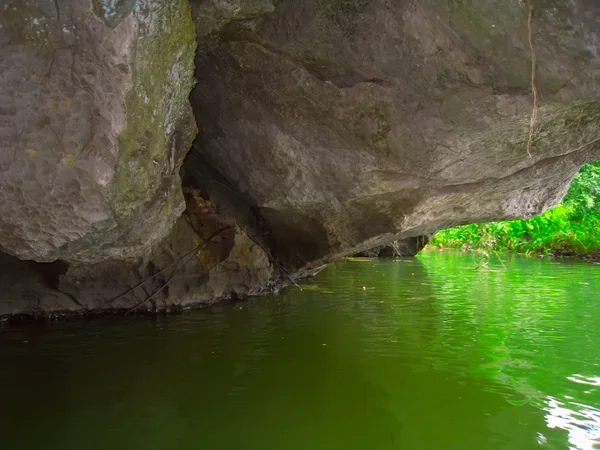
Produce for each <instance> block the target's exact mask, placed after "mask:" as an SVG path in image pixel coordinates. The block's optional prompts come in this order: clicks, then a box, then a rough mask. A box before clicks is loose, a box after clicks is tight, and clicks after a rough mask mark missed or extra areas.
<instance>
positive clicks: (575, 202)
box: [430, 161, 600, 256]
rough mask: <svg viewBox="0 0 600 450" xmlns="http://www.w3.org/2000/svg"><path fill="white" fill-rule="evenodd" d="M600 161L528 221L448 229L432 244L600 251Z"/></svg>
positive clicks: (584, 252)
mask: <svg viewBox="0 0 600 450" xmlns="http://www.w3.org/2000/svg"><path fill="white" fill-rule="evenodd" d="M598 230H600V161H596V162H594V163H591V164H585V165H584V166H583V167H582V168H581V170H580V171H579V173H578V174H577V175H576V176H575V178H574V180H573V182H572V183H571V187H570V188H569V191H568V193H567V195H566V196H565V198H564V199H563V201H562V203H561V204H560V205H558V206H556V207H555V208H552V209H550V210H548V211H546V212H544V213H543V214H541V215H539V216H536V217H532V218H531V219H528V220H514V221H510V222H491V223H483V224H472V225H465V226H461V227H455V228H449V229H447V230H443V231H440V232H439V233H437V234H436V235H435V236H434V237H433V238H432V240H431V244H430V245H433V246H438V247H450V248H466V249H480V250H486V251H507V250H509V251H516V252H519V253H525V254H531V255H536V254H549V253H553V254H555V255H581V256H588V255H599V254H600V234H599V233H598Z"/></svg>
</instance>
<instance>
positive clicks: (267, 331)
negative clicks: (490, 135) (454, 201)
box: [0, 253, 600, 450]
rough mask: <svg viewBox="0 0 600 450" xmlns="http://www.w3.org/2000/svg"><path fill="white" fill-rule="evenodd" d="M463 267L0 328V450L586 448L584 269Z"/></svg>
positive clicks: (453, 260) (589, 334)
mask: <svg viewBox="0 0 600 450" xmlns="http://www.w3.org/2000/svg"><path fill="white" fill-rule="evenodd" d="M480 262H481V261H477V260H476V259H474V258H473V257H472V256H465V255H460V254H450V253H448V254H446V253H431V254H425V255H423V256H422V257H420V258H419V259H418V260H414V259H413V260H387V261H384V260H382V261H377V260H372V261H363V262H342V263H339V264H336V265H333V266H331V267H329V268H328V269H327V270H325V271H324V272H322V273H321V274H319V276H318V277H317V278H316V279H314V280H312V281H310V282H307V283H306V284H307V285H306V286H304V289H303V290H302V291H301V290H299V289H296V288H291V289H288V290H286V291H285V292H284V293H282V295H279V296H273V297H263V298H258V299H253V300H252V301H250V302H247V303H240V304H237V305H235V306H233V307H232V306H231V305H219V306H217V307H215V308H212V309H210V310H207V311H195V312H191V313H190V314H186V315H177V316H168V317H160V318H153V319H149V320H143V319H142V320H139V319H138V320H133V319H129V318H127V319H125V320H123V319H118V320H110V321H108V322H94V323H91V324H77V323H75V324H64V325H51V326H47V327H44V329H43V330H39V329H37V328H33V329H32V328H29V329H5V330H0V361H2V365H0V386H3V387H4V388H5V389H4V393H3V397H2V402H3V408H0V435H2V437H3V446H5V447H6V448H10V449H11V450H18V449H34V448H44V449H54V448H56V449H61V450H70V449H80V448H86V450H94V449H105V448H129V449H132V450H137V449H144V450H146V449H149V448H156V449H159V448H170V449H189V448H199V449H210V450H218V449H223V450H229V449H235V448H244V449H257V450H258V449H260V450H280V449H281V448H285V449H286V450H307V449H311V450H338V449H341V448H343V449H344V450H354V449H356V450H365V449H374V450H386V449H390V450H391V449H398V448H402V449H405V450H411V449H433V448H444V449H445V448H450V449H461V450H462V449H486V450H495V449H498V450H500V449H511V450H518V449H525V450H529V449H534V448H549V449H562V448H565V446H570V447H571V448H573V449H588V448H594V446H596V447H598V446H599V445H600V444H599V442H598V438H599V436H598V429H599V426H598V423H599V420H598V419H599V415H598V414H599V413H598V409H597V408H600V395H599V394H600V392H599V391H598V386H599V385H600V377H598V376H597V375H596V374H598V373H600V366H599V362H600V328H599V327H597V318H598V317H599V316H600V301H598V300H600V299H599V298H598V292H600V272H598V271H597V269H598V268H597V267H593V266H589V265H580V264H552V265H550V264H548V263H546V262H543V261H537V260H529V259H520V258H514V259H507V260H505V261H503V262H500V261H498V260H492V261H489V262H487V261H486V264H480ZM30 430H36V433H31V432H30Z"/></svg>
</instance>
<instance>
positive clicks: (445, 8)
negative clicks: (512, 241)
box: [189, 0, 600, 270]
mask: <svg viewBox="0 0 600 450" xmlns="http://www.w3.org/2000/svg"><path fill="white" fill-rule="evenodd" d="M193 3H194V4H195V7H194V11H195V12H196V16H195V19H196V20H197V22H198V23H199V25H198V26H201V25H202V23H204V22H202V21H200V18H201V16H199V15H198V14H197V11H198V8H200V7H201V6H202V5H206V2H193ZM213 3H214V2H213ZM217 3H226V2H217ZM238 3H239V2H238ZM273 4H274V6H275V11H274V12H273V13H269V14H265V15H264V16H263V17H262V19H261V20H259V19H258V18H257V17H252V18H247V17H244V18H241V19H239V20H237V19H236V18H235V17H233V16H231V17H230V18H229V19H228V20H223V19H222V18H220V19H219V20H220V23H224V24H225V25H223V26H222V28H221V29H220V30H219V31H218V32H215V31H213V32H212V33H209V34H207V35H206V36H204V37H202V39H200V41H199V43H200V48H199V51H198V56H197V60H196V61H197V63H196V64H197V70H196V73H197V77H198V80H199V82H198V85H197V87H196V88H195V90H194V92H193V94H192V104H193V108H194V111H195V113H196V119H197V123H198V125H199V128H200V134H199V137H198V139H197V141H196V143H195V146H194V150H193V152H194V153H196V154H197V155H198V157H197V158H196V160H202V161H204V162H205V164H208V165H209V166H210V167H211V170H212V171H213V172H214V173H216V174H218V179H219V180H221V182H222V183H224V184H226V185H228V186H230V187H232V188H233V189H234V190H236V191H237V192H238V193H239V195H240V196H242V197H244V198H245V199H246V200H247V202H248V203H249V204H251V205H253V208H254V211H255V212H256V214H257V215H259V216H260V220H261V221H262V223H263V227H264V231H265V232H264V233H263V234H264V235H265V236H267V238H266V239H267V241H268V245H269V247H270V248H271V249H272V251H273V253H274V254H275V256H276V257H277V258H278V259H279V260H280V261H282V262H283V263H284V264H285V265H286V266H287V267H288V268H290V269H291V270H294V269H297V268H306V267H313V266H317V265H319V264H322V263H323V262H327V261H331V260H332V259H334V258H336V257H338V256H343V255H347V254H352V253H355V252H357V251H362V250H366V249H369V248H372V247H376V246H380V245H386V244H388V243H390V242H392V241H394V240H398V239H404V238H408V237H411V236H418V235H429V234H432V233H434V232H435V231H436V230H438V229H440V228H444V227H450V226H454V225H459V224H464V223H472V222H478V221H492V220H500V219H514V218H522V217H528V216H531V215H535V214H538V213H540V212H541V211H543V210H544V209H547V208H549V207H551V206H553V205H555V204H556V203H557V202H559V201H560V199H561V197H562V196H563V195H564V193H565V192H566V189H567V187H568V184H569V182H570V180H571V178H572V176H573V175H574V174H575V173H576V171H577V170H578V168H579V166H580V165H581V164H582V163H583V162H585V161H589V160H593V159H598V158H599V157H600V141H599V140H598V139H599V138H600V127H599V126H598V124H599V123H600V103H599V99H600V46H599V45H600V22H598V20H597V17H598V15H599V14H600V5H599V4H598V3H597V2H595V1H593V0H573V1H571V2H555V1H550V0H547V1H535V2H534V5H535V7H536V11H535V14H534V20H533V24H532V26H533V34H534V46H535V54H536V57H537V61H538V65H537V87H538V89H539V93H540V107H539V118H538V120H537V122H536V124H535V135H534V138H533V146H532V152H531V156H529V155H528V153H527V141H528V129H529V118H530V115H531V113H532V98H531V85H530V84H531V60H532V54H531V50H530V48H529V43H528V7H527V2H523V1H514V2H497V1H495V0H478V1H462V2H454V1H450V2H448V1H446V0H424V1H419V2H415V1H398V2H392V1H389V0H373V1H363V0H281V1H279V2H273ZM206 11H207V10H206V9H205V10H204V12H205V13H206ZM193 160H194V159H193V158H190V159H189V161H190V165H193Z"/></svg>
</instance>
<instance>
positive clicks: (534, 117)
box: [527, 0, 539, 158]
mask: <svg viewBox="0 0 600 450" xmlns="http://www.w3.org/2000/svg"><path fill="white" fill-rule="evenodd" d="M527 4H528V6H529V16H528V18H527V29H528V32H529V48H530V50H531V93H532V94H533V110H532V111H531V119H530V120H529V139H528V140H527V154H528V155H529V157H530V158H532V156H531V147H532V145H533V135H534V134H535V122H536V121H537V118H538V109H539V104H538V102H539V100H538V89H537V78H536V66H537V64H536V55H535V49H534V47H533V0H527Z"/></svg>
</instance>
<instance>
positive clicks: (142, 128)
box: [112, 0, 196, 217]
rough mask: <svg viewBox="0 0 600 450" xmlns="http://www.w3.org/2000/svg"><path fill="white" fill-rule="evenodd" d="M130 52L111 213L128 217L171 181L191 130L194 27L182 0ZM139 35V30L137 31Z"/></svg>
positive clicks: (192, 134)
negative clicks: (128, 86) (124, 118)
mask: <svg viewBox="0 0 600 450" xmlns="http://www.w3.org/2000/svg"><path fill="white" fill-rule="evenodd" d="M147 27H148V28H151V29H152V30H153V32H152V34H148V35H147V36H144V37H142V38H140V40H139V41H138V44H137V48H136V57H135V64H134V70H133V89H131V90H130V91H129V93H128V94H127V96H126V99H125V107H126V111H127V127H126V128H125V129H124V130H123V131H122V132H121V133H120V134H119V136H118V139H117V146H118V158H119V168H118V173H117V175H116V177H115V181H114V195H113V202H112V206H113V210H114V211H115V213H116V214H117V216H119V217H123V216H127V215H129V214H130V213H131V212H132V211H133V210H134V209H135V208H136V207H137V206H138V205H140V204H141V203H144V202H145V201H147V200H148V199H149V198H150V197H151V196H152V195H153V194H154V193H155V191H156V189H158V188H159V186H160V184H161V182H162V181H161V179H162V177H163V176H173V174H174V173H176V168H175V167H173V165H178V164H180V162H181V159H182V158H183V156H184V153H185V152H187V150H188V149H189V147H190V146H191V143H192V140H193V139H194V137H195V134H196V126H195V122H194V118H193V114H192V111H191V106H190V104H189V100H188V96H189V93H190V91H191V89H192V88H193V86H194V83H195V81H194V56H195V49H196V34H195V27H194V24H193V22H192V19H191V12H190V8H189V4H188V2H187V1H185V0H176V1H173V2H168V3H166V4H165V5H164V6H163V7H162V8H161V9H160V10H159V11H158V17H156V18H155V19H154V23H153V24H149V25H147ZM141 32H142V35H143V33H144V28H143V27H142V31H141Z"/></svg>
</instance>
